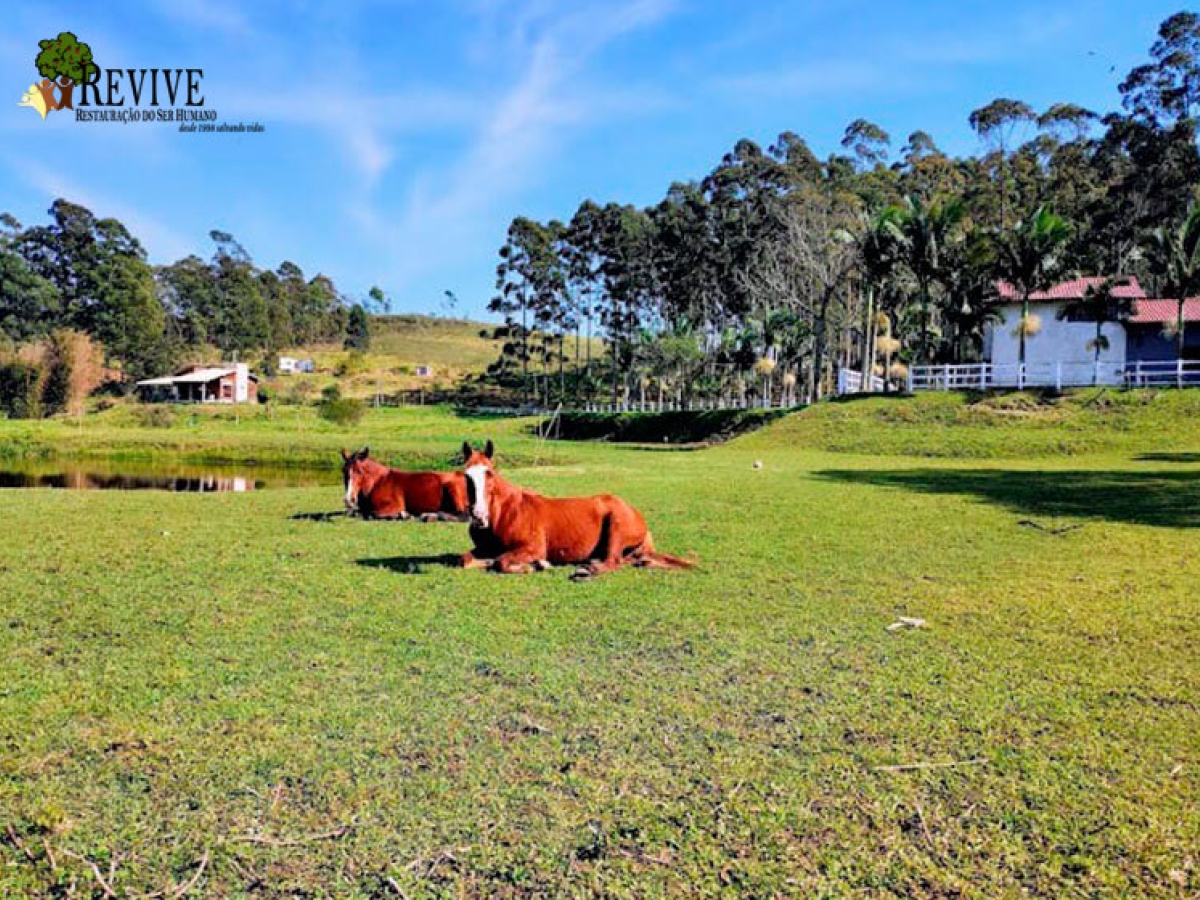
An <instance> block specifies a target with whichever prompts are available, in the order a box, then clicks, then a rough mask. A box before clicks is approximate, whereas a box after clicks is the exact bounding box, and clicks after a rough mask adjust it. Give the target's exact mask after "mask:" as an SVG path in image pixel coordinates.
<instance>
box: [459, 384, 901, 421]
mask: <svg viewBox="0 0 1200 900" xmlns="http://www.w3.org/2000/svg"><path fill="white" fill-rule="evenodd" d="M880 390H882V383H881V387H880ZM801 405H803V404H802V401H801V399H800V398H799V397H791V396H788V397H773V398H771V400H769V401H768V400H766V399H765V398H750V397H747V398H739V397H729V398H724V399H720V398H717V399H696V400H690V401H687V402H682V403H681V402H678V401H674V400H664V401H662V402H661V403H660V402H658V401H653V400H645V401H638V400H630V401H629V402H628V403H580V404H578V405H573V404H572V405H560V406H558V407H557V408H556V407H552V406H540V405H537V404H530V405H527V406H474V407H463V408H464V409H469V410H471V411H472V412H475V413H479V414H480V415H485V416H548V415H553V414H555V413H556V412H564V413H580V412H586V413H631V412H643V413H660V412H711V411H713V410H720V409H793V408H795V407H797V406H801Z"/></svg>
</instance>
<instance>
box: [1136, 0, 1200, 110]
mask: <svg viewBox="0 0 1200 900" xmlns="http://www.w3.org/2000/svg"><path fill="white" fill-rule="evenodd" d="M1150 56H1151V62H1148V63H1146V64H1144V65H1140V66H1137V67H1136V68H1134V69H1133V70H1132V71H1131V72H1130V73H1129V74H1128V75H1127V76H1126V78H1125V80H1124V81H1122V82H1121V85H1120V91H1121V101H1122V103H1123V104H1124V106H1125V108H1126V109H1127V110H1128V111H1129V112H1130V114H1131V115H1132V116H1134V117H1135V118H1138V119H1141V120H1143V121H1147V122H1153V123H1155V124H1157V125H1159V126H1160V127H1164V128H1169V127H1171V126H1172V125H1174V124H1176V123H1179V122H1181V121H1183V120H1188V119H1193V118H1194V111H1195V110H1196V109H1197V108H1198V107H1200V15H1198V14H1197V13H1194V12H1178V13H1176V14H1175V15H1173V16H1170V17H1169V18H1167V19H1165V20H1164V21H1163V23H1162V24H1161V25H1160V26H1159V29H1158V40H1156V41H1155V42H1154V44H1153V45H1152V46H1151V47H1150Z"/></svg>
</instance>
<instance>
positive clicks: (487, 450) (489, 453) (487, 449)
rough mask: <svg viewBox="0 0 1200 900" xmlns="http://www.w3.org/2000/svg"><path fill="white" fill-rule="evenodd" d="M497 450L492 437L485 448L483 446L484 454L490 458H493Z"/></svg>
mask: <svg viewBox="0 0 1200 900" xmlns="http://www.w3.org/2000/svg"><path fill="white" fill-rule="evenodd" d="M495 452H496V447H495V445H494V444H493V443H492V439H491V438H488V442H487V444H486V445H485V446H484V448H483V455H484V456H486V457H487V458H488V459H491V458H492V455H493V454H494V453H495Z"/></svg>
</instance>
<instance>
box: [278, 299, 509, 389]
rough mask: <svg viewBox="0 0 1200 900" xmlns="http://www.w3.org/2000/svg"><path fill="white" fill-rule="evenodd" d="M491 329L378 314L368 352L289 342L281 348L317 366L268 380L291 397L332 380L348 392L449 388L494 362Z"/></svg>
mask: <svg viewBox="0 0 1200 900" xmlns="http://www.w3.org/2000/svg"><path fill="white" fill-rule="evenodd" d="M493 328H494V326H493V325H489V324H487V323H485V322H474V321H470V320H467V319H437V318H433V317H431V316H420V315H403V316H375V317H373V318H372V320H371V349H370V352H368V353H351V352H348V351H346V350H344V349H343V348H342V347H340V346H336V345H326V346H315V347H291V348H288V349H286V350H284V351H283V355H284V356H294V357H297V358H300V359H311V360H312V361H313V363H314V365H315V367H316V371H315V372H314V373H313V374H312V375H275V376H273V377H271V378H268V379H267V380H266V384H267V386H268V388H269V389H270V390H273V391H275V392H276V394H277V396H279V397H281V398H285V399H290V400H304V399H308V398H312V397H316V396H318V395H319V394H320V392H321V390H322V389H323V388H325V387H327V386H328V385H331V384H336V385H337V386H338V388H339V389H340V390H341V391H342V393H343V394H344V395H345V396H348V397H361V398H366V397H372V396H374V395H375V394H377V393H380V394H394V393H397V392H399V391H415V390H418V389H421V388H424V389H426V390H441V389H446V388H450V387H453V386H454V385H456V384H458V383H459V382H460V381H461V380H462V379H463V378H464V377H466V376H470V375H475V374H478V373H480V372H483V371H485V370H486V369H487V367H488V366H489V365H490V364H491V363H493V362H495V360H496V358H497V357H498V356H499V355H500V349H501V342H499V341H495V340H493V339H492V338H491V337H490V336H489V335H490V333H491V330H492V329H493ZM418 366H429V367H430V368H431V369H432V374H431V375H429V376H418V375H417V374H416V370H417V367H418Z"/></svg>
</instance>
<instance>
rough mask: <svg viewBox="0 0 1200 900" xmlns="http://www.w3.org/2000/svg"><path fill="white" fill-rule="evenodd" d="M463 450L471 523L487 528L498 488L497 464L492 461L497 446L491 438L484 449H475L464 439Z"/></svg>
mask: <svg viewBox="0 0 1200 900" xmlns="http://www.w3.org/2000/svg"><path fill="white" fill-rule="evenodd" d="M462 452H463V474H464V475H466V476H467V501H468V504H469V509H470V512H471V524H472V525H475V526H477V527H479V528H487V527H488V525H490V524H491V521H492V520H491V516H490V515H489V510H490V509H491V508H492V495H493V493H494V492H495V488H496V477H495V476H496V466H495V465H494V464H493V463H492V456H493V455H494V454H495V452H496V448H495V447H494V446H492V442H491V441H490V440H489V441H488V442H487V444H486V445H485V446H484V448H483V449H482V450H475V449H474V448H472V447H471V445H470V444H469V443H467V442H466V441H463V445H462Z"/></svg>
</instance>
